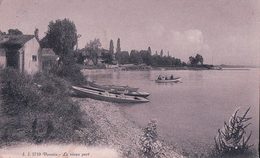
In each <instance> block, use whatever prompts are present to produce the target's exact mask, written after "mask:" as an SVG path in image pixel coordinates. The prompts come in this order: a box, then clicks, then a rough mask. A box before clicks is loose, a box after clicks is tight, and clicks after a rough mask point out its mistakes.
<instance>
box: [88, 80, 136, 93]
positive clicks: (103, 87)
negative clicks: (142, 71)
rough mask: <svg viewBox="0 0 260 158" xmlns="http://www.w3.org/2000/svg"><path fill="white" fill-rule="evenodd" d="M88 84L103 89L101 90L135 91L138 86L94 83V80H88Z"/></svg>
mask: <svg viewBox="0 0 260 158" xmlns="http://www.w3.org/2000/svg"><path fill="white" fill-rule="evenodd" d="M89 86H91V87H95V88H99V89H103V90H108V91H109V90H115V91H125V90H127V91H130V92H136V91H138V89H139V88H134V87H129V86H118V85H101V84H96V83H95V82H89Z"/></svg>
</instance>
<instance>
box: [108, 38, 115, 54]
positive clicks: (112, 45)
mask: <svg viewBox="0 0 260 158" xmlns="http://www.w3.org/2000/svg"><path fill="white" fill-rule="evenodd" d="M109 53H110V54H114V43H113V40H110V44H109Z"/></svg>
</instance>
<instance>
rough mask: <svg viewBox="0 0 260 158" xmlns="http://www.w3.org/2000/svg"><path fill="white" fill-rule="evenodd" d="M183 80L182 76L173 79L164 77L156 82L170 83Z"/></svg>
mask: <svg viewBox="0 0 260 158" xmlns="http://www.w3.org/2000/svg"><path fill="white" fill-rule="evenodd" d="M180 81H181V78H180V77H179V78H175V79H172V80H165V79H162V80H158V79H157V80H155V82H157V83H170V82H180Z"/></svg>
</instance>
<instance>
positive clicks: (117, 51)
mask: <svg viewBox="0 0 260 158" xmlns="http://www.w3.org/2000/svg"><path fill="white" fill-rule="evenodd" d="M119 52H121V47H120V38H118V39H117V44H116V53H119Z"/></svg>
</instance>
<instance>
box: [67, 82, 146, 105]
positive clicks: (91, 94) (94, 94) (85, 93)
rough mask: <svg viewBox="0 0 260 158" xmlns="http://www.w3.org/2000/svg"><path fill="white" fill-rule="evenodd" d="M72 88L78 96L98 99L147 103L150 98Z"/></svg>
mask: <svg viewBox="0 0 260 158" xmlns="http://www.w3.org/2000/svg"><path fill="white" fill-rule="evenodd" d="M72 89H73V90H74V92H75V93H76V96H78V97H88V98H92V99H96V100H102V101H108V102H115V103H146V102H149V100H148V99H146V98H143V97H137V96H127V95H124V94H121V95H117V94H112V93H109V92H101V91H97V90H91V89H87V88H82V87H77V86H72Z"/></svg>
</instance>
